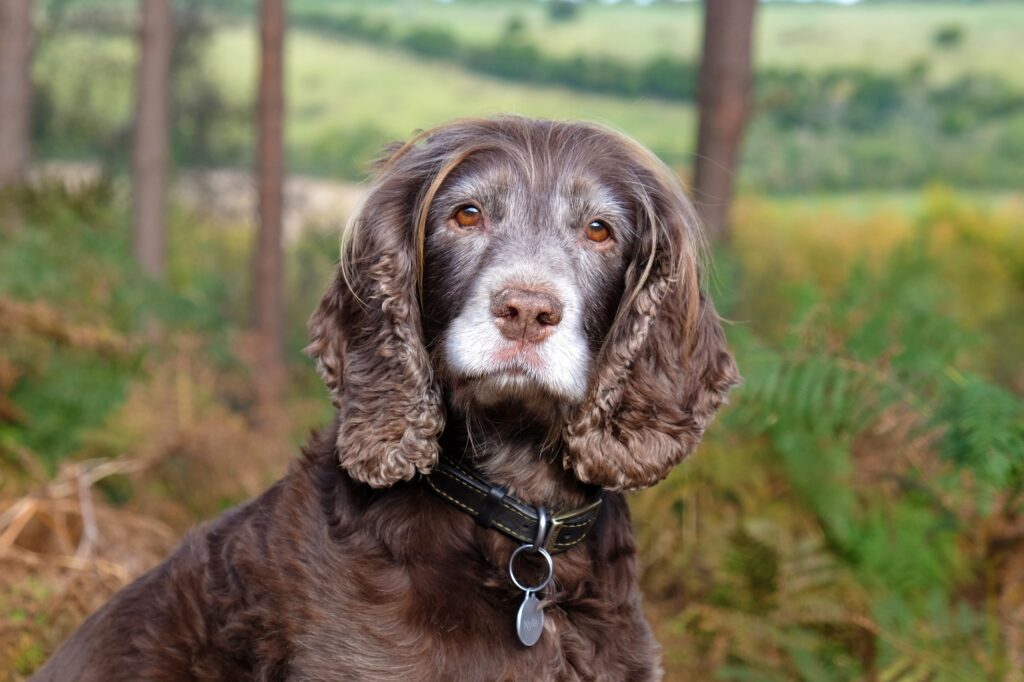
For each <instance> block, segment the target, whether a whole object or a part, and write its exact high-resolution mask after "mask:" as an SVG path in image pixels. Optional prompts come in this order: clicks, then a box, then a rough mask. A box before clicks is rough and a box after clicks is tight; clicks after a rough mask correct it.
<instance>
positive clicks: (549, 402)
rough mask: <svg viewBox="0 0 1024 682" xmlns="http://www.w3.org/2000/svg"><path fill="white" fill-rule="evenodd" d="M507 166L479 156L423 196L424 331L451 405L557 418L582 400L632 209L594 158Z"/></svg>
mask: <svg viewBox="0 0 1024 682" xmlns="http://www.w3.org/2000/svg"><path fill="white" fill-rule="evenodd" d="M516 161H517V160H516V158H515V157H514V156H509V155H507V154H502V153H500V152H482V153H480V154H478V155H477V156H475V157H474V158H472V159H467V160H466V161H465V162H464V163H463V164H461V165H460V166H459V167H458V168H457V169H455V170H454V171H453V172H452V173H451V174H450V175H449V177H448V178H447V179H446V180H445V182H444V184H443V185H442V186H441V188H440V190H439V191H438V193H437V195H436V197H435V198H434V200H433V202H432V204H431V206H430V211H429V214H428V222H427V226H426V234H425V241H426V245H425V246H426V260H425V265H424V295H423V328H424V333H425V338H426V340H427V347H428V350H429V351H430V353H431V357H432V359H433V363H434V367H435V371H436V372H437V376H438V377H440V378H441V380H442V381H443V383H444V388H445V389H447V390H448V391H449V392H450V396H449V398H450V402H451V404H453V405H455V406H456V407H461V408H464V409H468V408H471V407H472V406H473V405H474V404H475V405H481V406H493V405H495V404H499V403H513V404H516V405H518V406H521V407H522V408H525V409H528V410H533V411H536V412H541V413H545V412H546V413H551V411H552V410H553V411H554V412H555V413H556V414H557V413H558V412H560V411H562V410H564V408H565V407H566V406H570V405H574V404H578V403H579V402H580V401H582V400H583V399H584V397H585V395H586V391H587V387H588V385H589V383H590V379H591V375H592V369H593V367H594V364H595V359H596V356H597V353H598V352H599V351H600V348H601V346H602V344H603V343H604V340H605V338H606V336H607V334H608V330H609V329H610V327H611V324H612V320H613V318H614V315H615V312H616V310H617V308H618V303H619V300H620V299H621V296H622V292H623V288H624V273H625V269H626V265H627V263H628V260H629V258H630V256H631V254H632V250H633V240H634V235H635V229H634V225H635V224H636V216H635V213H634V209H633V206H632V202H631V200H630V197H629V196H628V195H627V194H625V193H624V191H623V189H622V188H621V187H620V183H618V182H616V178H615V177H614V176H612V177H606V175H607V174H608V171H606V170H604V169H603V166H602V164H601V159H599V158H597V159H595V158H589V157H588V156H585V155H577V156H576V157H557V158H556V157H546V158H543V157H542V158H539V159H535V160H534V163H533V166H532V167H524V166H523V165H522V164H520V163H517V162H516ZM538 166H539V167H538Z"/></svg>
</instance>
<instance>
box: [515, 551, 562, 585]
mask: <svg viewBox="0 0 1024 682" xmlns="http://www.w3.org/2000/svg"><path fill="white" fill-rule="evenodd" d="M533 549H534V545H520V546H519V547H517V548H516V551H514V552H512V556H510V557H509V559H508V577H510V578H512V583H513V584H514V585H515V586H516V587H518V588H519V589H520V590H522V591H523V592H540V591H541V590H543V589H544V588H545V587H547V585H548V583H549V582H551V576H553V575H554V574H555V562H554V560H553V559H552V558H551V555H550V554H548V551H547V550H546V549H544V548H543V547H537V548H536V550H537V554H540V555H541V556H542V557H544V560H545V561H546V562H547V564H548V574H547V575H546V576H544V579H543V580H541V581H540V583H538V584H537V585H536V586H534V587H527V586H525V585H523V584H522V583H521V582H519V579H518V578H516V572H515V569H514V568H513V565H514V564H515V562H516V557H517V556H519V553H520V552H523V551H526V550H533Z"/></svg>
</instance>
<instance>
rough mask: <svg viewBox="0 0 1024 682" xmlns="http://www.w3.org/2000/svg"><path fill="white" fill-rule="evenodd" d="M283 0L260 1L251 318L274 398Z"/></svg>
mask: <svg viewBox="0 0 1024 682" xmlns="http://www.w3.org/2000/svg"><path fill="white" fill-rule="evenodd" d="M284 29H285V19H284V1H283V0H262V2H261V5H260V47H261V52H260V76H259V100H258V103H257V112H256V117H257V119H258V121H259V130H258V133H257V135H258V139H257V142H256V146H257V176H258V177H257V185H258V191H259V217H258V221H259V233H258V235H257V240H256V252H255V257H254V259H253V292H254V294H255V296H254V308H255V310H254V313H255V315H254V318H255V322H256V336H257V339H258V350H257V355H258V357H257V360H258V362H259V370H260V375H259V381H258V382H257V390H258V391H259V395H258V398H259V399H260V402H261V403H262V404H263V405H264V406H268V405H272V404H274V403H275V402H277V401H278V400H279V399H280V397H281V395H282V393H283V389H284V296H283V288H284V273H283V270H284V267H283V260H284V257H283V253H282V245H281V231H282V213H283V208H284V207H283V203H284Z"/></svg>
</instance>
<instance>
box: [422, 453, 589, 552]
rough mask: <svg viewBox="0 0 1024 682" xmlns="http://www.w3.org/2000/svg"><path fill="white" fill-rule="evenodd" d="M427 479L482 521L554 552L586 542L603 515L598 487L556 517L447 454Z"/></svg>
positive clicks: (527, 542)
mask: <svg viewBox="0 0 1024 682" xmlns="http://www.w3.org/2000/svg"><path fill="white" fill-rule="evenodd" d="M424 479H425V480H426V482H427V485H428V486H429V487H430V489H431V490H433V491H434V492H435V493H437V494H438V495H440V496H441V497H443V498H444V499H446V500H447V501H448V502H450V503H452V504H453V505H455V506H456V507H458V508H459V509H461V510H462V511H464V512H466V513H467V514H469V515H470V516H472V517H473V520H474V521H476V522H477V524H478V525H480V526H483V527H484V528H494V529H495V530H499V531H501V532H502V533H504V534H505V535H508V536H509V537H511V538H514V539H516V540H519V541H520V542H524V543H526V544H530V545H533V546H537V545H538V544H539V545H540V546H542V547H543V548H544V549H546V550H547V551H548V552H550V553H551V554H556V553H558V552H564V551H565V550H567V549H569V548H570V547H573V546H575V545H577V544H579V543H581V542H583V540H584V539H586V537H587V533H588V532H590V529H591V528H592V527H593V526H594V523H595V522H596V521H597V518H598V516H599V515H600V513H601V489H600V488H599V487H597V486H594V487H593V489H592V490H591V492H590V493H589V494H588V499H587V503H586V504H584V505H583V506H582V507H579V508H577V509H569V510H567V511H562V512H559V513H557V514H554V515H552V514H551V513H550V511H549V510H548V509H546V508H544V507H534V506H532V505H528V504H525V503H523V502H520V501H519V500H517V499H516V498H515V497H513V496H512V495H509V494H508V491H507V490H506V489H505V488H504V487H503V486H500V485H492V484H490V483H489V482H487V481H486V480H485V479H484V478H483V477H482V476H481V475H480V473H479V472H477V471H476V470H475V469H473V468H472V467H471V466H469V465H468V463H460V464H456V463H454V462H452V461H450V460H447V459H444V458H442V459H441V460H440V461H439V462H438V463H437V466H435V467H434V469H433V471H432V472H431V473H430V474H429V475H428V476H425V477H424Z"/></svg>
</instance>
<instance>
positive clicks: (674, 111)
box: [35, 25, 695, 176]
mask: <svg viewBox="0 0 1024 682" xmlns="http://www.w3.org/2000/svg"><path fill="white" fill-rule="evenodd" d="M256 50H257V37H256V35H255V30H254V28H253V27H252V26H251V25H246V26H233V27H228V28H223V29H219V30H217V32H216V33H215V34H214V36H213V39H212V40H211V42H210V45H209V48H208V52H207V54H206V58H205V68H206V71H207V73H208V74H210V76H211V77H212V79H213V80H214V82H215V83H216V84H217V86H218V88H219V91H220V92H221V94H222V95H223V96H224V97H225V99H226V100H227V101H228V102H231V103H232V104H233V105H234V106H235V107H237V108H238V109H239V110H241V111H245V110H247V106H248V105H247V103H248V102H250V101H251V97H252V92H253V88H254V83H255V75H256V64H257V62H258V60H257V54H256ZM132 59H133V50H132V45H131V38H129V37H128V36H102V37H92V36H87V35H73V36H70V37H68V38H62V39H61V40H60V41H51V42H49V43H47V44H45V45H44V47H43V49H41V50H40V54H39V58H38V60H37V63H36V66H35V74H36V78H37V79H38V80H40V81H41V82H45V83H47V84H49V85H50V87H49V91H50V92H51V96H52V97H53V102H52V106H54V107H55V108H56V109H59V110H61V111H70V112H75V114H74V116H73V117H70V119H71V122H70V124H66V125H65V126H64V127H63V128H62V129H61V130H58V131H56V133H57V134H56V136H55V137H56V139H55V140H54V141H53V143H52V144H51V146H52V147H54V151H55V152H56V153H57V154H59V155H63V156H65V157H66V156H71V157H74V156H78V155H80V151H79V147H80V146H83V145H84V143H85V142H86V141H89V140H90V139H95V137H96V136H98V135H101V134H102V135H105V136H107V137H116V135H114V136H112V135H111V134H110V133H109V132H103V133H100V132H93V131H99V130H100V129H104V128H110V127H111V122H115V123H114V125H113V127H114V128H115V129H120V130H122V131H126V130H127V126H128V124H129V121H130V117H131V114H132V107H131V89H132V87H133V85H132V84H133V81H134V73H133V69H132ZM98 65H102V67H103V68H102V71H101V72H97V68H96V67H97V66H98ZM286 65H287V66H286V68H287V71H288V73H287V83H288V86H287V87H288V93H287V99H288V128H287V143H288V148H289V153H290V160H291V162H292V164H291V165H292V167H293V168H294V169H296V170H299V171H305V172H316V173H320V174H325V175H339V174H341V175H348V176H351V175H352V173H351V172H349V169H348V168H344V169H339V168H336V167H334V168H332V165H335V164H337V163H338V160H339V159H346V158H348V157H356V163H357V165H358V164H362V163H365V162H366V161H368V160H369V159H370V158H372V157H373V156H374V154H375V153H376V151H377V150H378V149H379V148H380V146H381V145H382V144H384V143H386V142H389V141H392V140H397V139H404V138H407V137H409V136H410V135H411V134H412V133H413V132H414V131H415V130H417V129H419V128H424V127H429V126H432V125H436V124H438V123H441V122H443V121H446V120H449V119H452V118H457V117H462V116H482V115H488V114H495V113H503V112H505V113H520V114H524V115H529V116H543V117H551V118H583V119H589V120H592V121H597V122H601V123H604V124H607V125H609V126H612V127H614V128H618V129H621V130H624V131H627V132H629V133H630V134H631V135H633V136H635V137H637V138H638V139H640V140H641V141H642V142H643V143H645V144H647V145H648V146H650V147H651V148H652V149H654V150H655V151H656V152H657V153H659V154H661V155H662V157H663V158H666V159H674V160H676V161H679V160H684V159H687V158H688V156H689V154H690V151H691V148H692V140H693V137H694V125H695V118H694V111H693V108H692V107H691V106H688V105H685V104H680V103H668V102H662V101H650V100H648V101H645V100H639V101H630V100H625V99H620V98H615V97H604V96H597V95H581V94H579V93H576V92H571V91H568V90H563V89H558V88H534V87H529V86H525V85H517V84H511V83H505V82H502V81H496V80H492V79H488V78H485V77H482V76H476V75H473V74H468V73H465V72H464V71H462V70H460V69H458V68H456V67H452V66H449V65H445V64H439V63H431V62H425V61H423V60H420V59H416V58H414V57H409V56H405V55H400V54H395V53H391V52H388V51H383V50H380V49H376V48H373V47H369V46H365V45H360V44H355V43H346V42H342V41H335V40H330V39H327V38H324V37H319V36H316V35H314V34H311V33H309V32H303V31H293V32H292V33H290V34H289V39H288V52H287V57H286ZM382 83H386V84H387V87H381V84H382ZM248 125H249V121H248V119H247V118H245V117H239V120H237V121H234V122H232V123H230V124H228V125H227V126H224V127H222V129H221V130H220V131H219V137H218V142H219V143H220V144H223V145H226V146H229V147H235V148H244V147H245V146H247V145H248V142H249V135H250V133H249V128H248ZM74 139H80V140H83V145H79V144H75V143H71V144H69V143H67V141H68V140H74ZM112 146H113V147H114V148H115V149H118V148H120V147H121V145H119V144H117V140H116V139H115V140H113V141H112ZM339 170H340V171H341V172H339Z"/></svg>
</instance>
